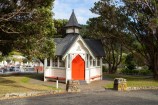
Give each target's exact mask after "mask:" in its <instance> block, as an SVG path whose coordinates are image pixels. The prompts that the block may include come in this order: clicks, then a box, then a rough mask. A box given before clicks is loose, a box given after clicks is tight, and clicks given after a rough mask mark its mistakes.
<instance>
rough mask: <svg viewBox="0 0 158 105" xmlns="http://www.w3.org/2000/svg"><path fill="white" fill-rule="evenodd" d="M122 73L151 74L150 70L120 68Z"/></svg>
mask: <svg viewBox="0 0 158 105" xmlns="http://www.w3.org/2000/svg"><path fill="white" fill-rule="evenodd" d="M121 73H122V74H126V75H151V74H152V72H151V71H150V70H146V69H144V70H136V69H134V70H130V69H128V68H125V69H122V70H121Z"/></svg>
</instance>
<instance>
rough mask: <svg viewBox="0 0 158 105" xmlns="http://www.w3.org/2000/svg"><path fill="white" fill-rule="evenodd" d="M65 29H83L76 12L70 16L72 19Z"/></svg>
mask: <svg viewBox="0 0 158 105" xmlns="http://www.w3.org/2000/svg"><path fill="white" fill-rule="evenodd" d="M65 27H78V28H81V26H80V25H79V24H78V21H77V19H76V16H75V13H74V11H72V14H71V16H70V19H69V21H68V23H67V24H66V26H65Z"/></svg>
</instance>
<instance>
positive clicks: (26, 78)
mask: <svg viewBox="0 0 158 105" xmlns="http://www.w3.org/2000/svg"><path fill="white" fill-rule="evenodd" d="M29 81H30V78H28V77H23V78H21V82H22V83H28V82H29Z"/></svg>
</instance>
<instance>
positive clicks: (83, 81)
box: [79, 80, 87, 85]
mask: <svg viewBox="0 0 158 105" xmlns="http://www.w3.org/2000/svg"><path fill="white" fill-rule="evenodd" d="M79 82H80V85H87V82H86V81H85V80H79Z"/></svg>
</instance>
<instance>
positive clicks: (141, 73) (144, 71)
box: [139, 69, 152, 75]
mask: <svg viewBox="0 0 158 105" xmlns="http://www.w3.org/2000/svg"><path fill="white" fill-rule="evenodd" d="M139 74H140V75H151V74H152V72H151V71H150V70H145V69H144V70H140V71H139Z"/></svg>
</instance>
